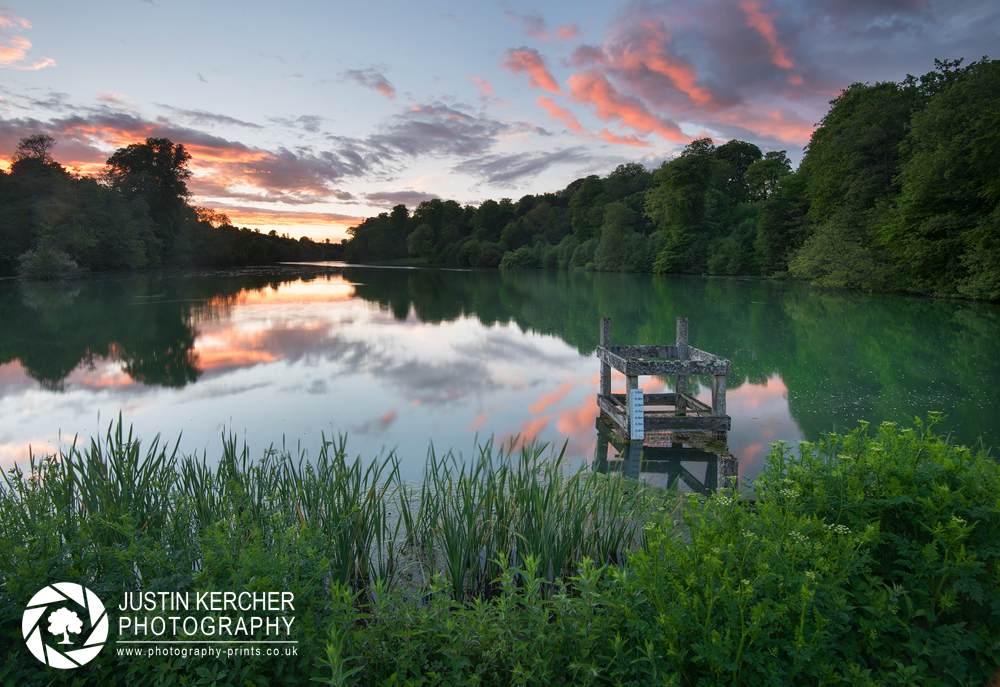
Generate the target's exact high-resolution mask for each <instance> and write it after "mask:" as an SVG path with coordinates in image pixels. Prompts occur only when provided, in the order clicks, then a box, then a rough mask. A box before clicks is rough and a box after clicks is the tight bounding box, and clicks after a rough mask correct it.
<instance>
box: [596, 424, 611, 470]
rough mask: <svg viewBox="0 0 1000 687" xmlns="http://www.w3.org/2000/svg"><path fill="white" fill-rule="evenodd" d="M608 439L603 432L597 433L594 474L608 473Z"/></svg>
mask: <svg viewBox="0 0 1000 687" xmlns="http://www.w3.org/2000/svg"><path fill="white" fill-rule="evenodd" d="M609 443H610V442H608V437H607V436H605V435H604V433H603V432H598V433H597V446H595V447H594V472H603V473H605V474H606V473H607V472H608V444H609Z"/></svg>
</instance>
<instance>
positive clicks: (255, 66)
mask: <svg viewBox="0 0 1000 687" xmlns="http://www.w3.org/2000/svg"><path fill="white" fill-rule="evenodd" d="M998 44H1000V3H996V2H995V1H993V0H946V1H941V0H666V1H660V2H654V1H643V0H620V1H618V2H614V1H611V0H574V1H569V2H560V1H550V2H546V3H542V4H531V3H518V2H508V1H501V2H475V1H473V2H469V1H466V2H454V1H450V0H428V1H426V2H420V3H415V2H403V1H399V0H396V1H393V2H388V1H383V0H368V1H366V2H349V3H347V2H316V1H313V2H303V1H297V0H286V2H283V3H280V4H278V3H273V2H262V1H256V0H244V1H242V2H238V3H237V2H214V1H211V0H198V1H197V2H188V1H186V0H179V1H173V0H91V1H89V2H85V3H84V2H71V1H69V0H59V1H57V0H16V1H11V0H7V1H6V2H4V0H0V167H6V166H8V165H9V160H10V156H11V155H12V154H13V152H14V150H15V149H16V147H17V144H18V141H19V140H20V139H21V138H22V137H25V136H29V135H32V134H37V133H42V134H48V135H50V136H52V137H53V138H54V139H55V141H56V146H55V148H54V149H53V155H54V157H55V159H56V160H57V161H58V162H60V163H62V164H64V165H66V166H67V167H69V168H70V169H72V170H73V171H75V172H77V173H80V174H95V173H98V172H100V170H101V169H102V168H103V166H104V162H105V161H106V160H107V158H108V157H109V156H110V155H111V154H112V153H113V152H114V151H115V150H116V149H117V148H120V147H123V146H126V145H129V144H131V143H136V142H142V141H143V140H144V139H145V138H147V137H156V138H161V137H166V138H169V139H170V140H172V141H173V142H174V143H180V144H183V145H184V147H185V148H186V149H187V150H188V152H190V153H191V155H192V160H191V162H190V167H191V170H192V172H193V176H192V178H191V179H190V180H189V182H188V188H189V189H190V191H191V192H192V194H193V199H192V201H193V202H194V203H195V204H196V205H200V206H204V207H209V208H213V209H215V210H218V211H221V212H224V213H226V214H228V215H229V216H230V218H231V219H232V220H233V222H234V223H235V224H237V225H239V226H250V227H255V228H259V229H261V230H263V231H268V230H270V229H275V230H277V231H278V233H286V232H287V233H289V234H290V235H292V236H294V237H299V236H309V237H311V238H313V239H316V240H323V239H327V238H329V239H331V240H335V241H336V240H340V239H341V238H343V237H344V236H345V235H346V230H347V229H348V227H350V226H354V225H356V224H358V222H359V221H360V220H361V219H363V218H365V217H369V216H372V215H375V214H378V213H380V212H385V211H388V210H389V209H391V208H392V207H393V206H394V205H397V204H399V203H403V204H405V205H407V206H408V207H409V208H410V209H411V210H412V209H413V208H414V207H415V206H416V205H417V204H418V203H420V202H421V201H424V200H427V199H430V198H435V197H437V198H443V199H454V200H457V201H458V202H460V203H462V204H463V205H464V204H472V205H478V204H479V203H480V202H482V201H483V200H485V199H487V198H494V199H500V198H504V197H508V198H513V199H515V200H516V199H518V198H520V197H521V196H523V195H526V194H529V193H543V192H552V191H557V190H559V189H561V188H564V187H565V186H566V185H567V184H568V183H569V182H571V181H572V180H574V179H577V178H579V177H582V176H587V175H589V174H599V175H602V176H606V175H607V174H608V173H610V172H611V171H613V170H614V168H615V167H616V166H617V165H619V164H622V163H626V162H641V163H642V164H644V165H645V166H646V167H647V168H650V169H653V168H655V167H658V166H659V165H660V164H662V163H663V161H665V160H668V159H670V158H671V157H672V156H674V155H676V154H678V153H679V152H680V151H681V150H682V149H683V147H684V145H686V144H687V143H689V142H690V141H691V140H693V139H696V138H702V137H705V136H708V137H711V138H712V139H713V140H714V141H715V142H716V143H718V144H721V143H724V142H725V141H728V140H730V139H734V138H737V139H741V140H745V141H750V142H752V143H755V144H756V145H758V146H759V147H760V148H761V149H762V150H764V151H770V150H786V151H787V153H788V155H789V157H790V158H791V159H792V160H793V162H794V163H795V164H797V163H798V161H799V160H800V159H801V157H802V153H803V147H804V146H805V145H806V144H807V143H808V141H809V136H810V134H811V133H812V131H813V130H814V128H815V126H816V124H817V123H818V122H819V121H820V120H821V119H822V117H823V115H824V114H825V113H826V111H827V110H828V108H829V102H830V100H831V99H832V98H834V97H836V95H837V94H838V93H839V92H840V91H841V90H842V89H843V88H845V87H847V86H848V85H850V84H851V83H855V82H868V83H875V82H877V81H900V80H902V79H903V78H905V77H906V75H907V74H914V75H918V76H919V75H921V74H924V73H927V72H929V71H931V70H933V68H934V59H935V58H938V59H957V58H965V60H966V62H969V61H972V60H977V59H980V58H982V57H983V56H984V55H989V54H990V53H991V51H992V53H993V55H991V56H994V57H995V56H996V53H997V50H996V46H997V45H998Z"/></svg>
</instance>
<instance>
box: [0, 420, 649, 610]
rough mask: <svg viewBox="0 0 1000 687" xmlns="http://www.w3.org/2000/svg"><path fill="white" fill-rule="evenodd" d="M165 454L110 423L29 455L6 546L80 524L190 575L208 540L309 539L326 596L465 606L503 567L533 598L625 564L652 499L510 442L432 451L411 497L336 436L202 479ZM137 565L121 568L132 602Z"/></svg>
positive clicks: (390, 461) (228, 457)
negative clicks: (179, 556)
mask: <svg viewBox="0 0 1000 687" xmlns="http://www.w3.org/2000/svg"><path fill="white" fill-rule="evenodd" d="M178 444H179V440H178V442H175V443H174V445H173V447H172V448H171V447H170V446H169V445H167V444H163V443H162V442H161V441H160V438H159V436H157V437H155V438H154V439H153V441H152V442H151V443H150V444H149V445H148V446H146V447H145V448H144V446H143V443H142V442H141V440H140V439H139V438H138V437H136V436H134V435H133V433H132V430H131V428H129V429H127V430H126V429H125V427H124V425H123V422H122V419H121V417H119V418H118V421H117V422H116V423H112V425H111V426H109V428H108V431H107V433H106V435H105V436H104V437H103V438H96V439H92V440H91V441H90V442H89V444H88V445H85V446H83V447H82V448H81V447H78V445H77V442H76V441H75V440H74V442H73V443H72V445H71V446H70V447H69V449H68V450H67V451H65V452H63V451H60V452H59V453H58V454H56V455H51V456H44V457H41V458H39V457H36V456H34V455H32V456H31V457H30V458H29V464H28V466H27V471H26V472H25V471H22V470H20V469H19V468H14V469H11V470H10V471H9V472H8V473H7V474H4V475H3V480H2V483H0V517H2V519H3V521H4V523H5V525H6V526H7V532H6V535H5V536H7V537H10V538H12V541H16V540H18V539H21V540H22V541H23V539H22V538H23V537H30V536H33V535H32V529H33V527H34V524H35V523H37V522H39V521H40V520H41V519H44V518H49V519H52V518H54V517H58V518H60V519H61V521H62V523H63V524H62V526H64V527H69V528H72V527H74V526H75V525H78V524H79V523H81V522H83V521H86V522H87V523H88V525H89V527H90V531H91V532H92V533H93V534H92V536H93V541H92V545H93V546H98V547H105V548H113V547H119V548H122V547H125V546H126V545H127V544H128V542H129V541H130V540H132V539H134V538H135V537H137V536H139V537H152V538H157V539H159V540H160V541H162V542H164V543H165V545H166V547H167V549H170V550H185V549H187V550H188V551H187V553H188V559H189V560H190V561H191V565H192V568H193V570H192V572H197V571H198V570H200V566H201V564H202V561H203V558H204V555H205V552H204V551H201V550H199V547H203V546H204V544H203V542H204V535H205V533H206V532H207V531H209V530H213V532H216V534H217V533H218V532H222V533H224V535H225V536H226V537H228V538H230V539H232V540H234V541H237V540H242V541H250V540H251V539H255V540H260V541H261V542H262V546H264V547H265V548H266V547H268V546H277V545H278V544H277V543H278V542H280V541H285V540H286V539H287V537H285V535H284V533H285V532H286V531H287V530H288V529H289V528H298V529H299V530H302V531H307V532H309V533H310V534H309V541H310V542H311V543H310V546H314V547H315V550H314V551H312V553H311V555H312V556H314V557H315V558H316V559H317V560H319V559H322V560H324V561H326V562H327V563H328V565H327V567H326V568H325V569H326V570H327V576H328V580H327V584H328V585H330V588H332V586H333V585H347V586H348V587H349V588H350V589H352V590H353V591H355V592H358V593H361V595H362V598H365V599H370V600H374V599H375V596H377V590H382V591H383V592H385V591H387V590H389V589H390V588H392V587H393V586H394V585H395V584H397V583H400V582H403V581H405V582H406V584H408V585H410V586H411V587H414V588H415V589H414V591H417V592H421V593H423V592H425V591H426V589H427V588H429V585H430V581H431V580H432V579H434V578H435V577H436V576H438V575H441V576H443V578H444V579H446V580H447V582H448V584H449V589H450V592H451V595H452V597H453V598H454V599H455V600H456V601H459V602H471V601H473V600H475V599H482V600H485V599H489V598H491V597H493V596H494V595H495V594H496V593H497V592H498V590H499V583H498V580H499V579H500V577H501V574H502V573H503V572H504V570H503V568H504V566H505V564H507V563H509V564H513V565H523V564H524V563H525V562H526V561H527V560H528V559H531V560H532V561H537V565H538V566H539V570H540V571H541V573H540V574H541V576H542V577H543V578H545V581H546V583H547V587H546V588H545V590H543V592H545V593H548V591H550V590H551V589H553V588H554V586H555V585H556V583H558V582H568V581H569V580H570V579H571V578H572V577H573V576H574V575H575V574H576V573H577V571H578V569H579V567H580V565H581V564H582V563H583V561H584V560H585V559H589V560H590V561H593V562H594V563H596V564H597V565H599V566H600V565H604V564H621V563H623V562H624V561H625V560H626V558H627V556H628V552H629V551H631V550H633V549H634V548H635V547H637V546H640V545H641V543H642V536H643V529H642V524H643V522H644V518H645V517H646V514H647V513H648V512H649V511H650V509H651V507H652V505H653V503H654V500H655V498H656V497H654V491H653V490H652V489H651V488H649V487H647V486H645V485H643V484H642V483H640V482H635V481H632V480H628V479H627V478H624V477H621V476H608V475H601V474H597V473H594V472H591V471H588V470H586V469H579V470H576V471H572V470H569V469H568V466H567V464H568V461H567V460H566V456H565V446H564V447H563V449H562V450H561V451H559V452H555V451H551V450H549V449H548V447H547V446H546V445H545V444H539V443H533V442H517V441H516V440H513V441H510V442H508V443H507V444H505V445H500V446H498V445H495V444H494V442H493V441H492V440H490V441H487V442H486V443H485V444H482V445H480V446H478V447H477V454H476V456H475V457H474V459H472V460H469V461H464V460H462V458H461V457H460V456H456V455H455V454H453V453H451V452H448V453H446V454H444V455H443V456H439V455H437V454H436V453H435V451H434V450H433V447H432V448H431V450H429V452H428V455H427V459H426V463H425V468H424V476H423V480H422V481H421V482H420V483H418V484H409V483H405V482H403V481H402V479H401V477H400V470H399V460H398V458H397V456H396V455H394V454H392V453H390V454H389V455H387V456H385V457H381V458H379V459H376V460H371V461H363V460H361V459H360V458H354V459H349V458H348V453H347V449H346V442H345V440H344V438H343V437H341V438H338V439H337V440H328V439H327V438H326V437H325V436H323V437H322V444H321V448H320V451H319V455H318V457H317V458H316V460H315V461H310V460H308V458H307V455H306V453H305V451H303V450H302V448H301V446H297V447H296V449H295V451H294V452H293V451H291V450H289V449H287V448H286V447H285V446H284V445H282V447H281V448H275V447H274V446H272V447H270V448H269V449H268V450H266V451H265V452H264V453H263V455H262V456H261V457H260V458H259V459H256V460H254V459H252V458H251V455H250V450H249V448H248V447H247V446H246V444H245V443H244V444H242V445H240V443H239V441H238V439H237V437H235V436H234V435H232V434H230V435H228V436H226V435H224V436H223V449H222V455H221V457H220V458H219V460H218V462H217V463H216V464H215V465H212V464H210V463H209V461H208V459H207V456H205V455H202V456H201V457H200V458H199V457H198V456H197V455H194V456H181V457H178V449H177V446H178ZM661 498H662V497H661ZM123 523H128V524H129V525H130V527H126V526H124V525H123ZM213 528H214V529H213ZM213 536H214V535H213ZM200 542H201V543H200ZM237 543H238V541H237ZM142 565H148V564H147V563H142V562H141V561H138V560H137V561H135V562H134V564H133V567H134V569H135V577H136V580H135V587H136V588H140V587H141V586H142V579H143V570H142V569H141V567H142ZM404 569H405V570H406V571H408V574H407V575H406V577H405V580H404V579H403V578H400V576H399V573H400V571H401V570H404Z"/></svg>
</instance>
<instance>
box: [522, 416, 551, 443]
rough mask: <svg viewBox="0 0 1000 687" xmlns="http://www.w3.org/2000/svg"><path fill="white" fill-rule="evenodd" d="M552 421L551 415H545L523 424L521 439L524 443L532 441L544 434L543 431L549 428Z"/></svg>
mask: <svg viewBox="0 0 1000 687" xmlns="http://www.w3.org/2000/svg"><path fill="white" fill-rule="evenodd" d="M551 421H552V416H551V415H543V416H542V417H539V418H535V419H534V420H526V421H524V422H522V423H521V438H522V439H523V440H524V441H531V440H532V439H534V438H536V437H537V436H538V435H539V434H541V433H542V430H543V429H545V428H546V427H548V425H549V422H551Z"/></svg>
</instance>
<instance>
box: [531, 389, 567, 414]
mask: <svg viewBox="0 0 1000 687" xmlns="http://www.w3.org/2000/svg"><path fill="white" fill-rule="evenodd" d="M572 388H573V382H566V383H565V384H563V385H561V386H560V387H559V388H558V389H556V390H555V391H553V392H552V393H551V394H542V397H541V398H540V399H538V402H537V403H535V404H534V405H532V406H530V407H529V408H528V412H529V413H531V414H532V415H538V414H539V413H544V412H545V411H546V410H548V409H549V408H551V407H552V406H554V405H555V404H557V403H559V402H560V401H562V400H563V399H565V398H566V394H568V393H569V390H570V389H572Z"/></svg>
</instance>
